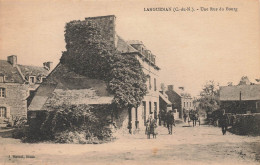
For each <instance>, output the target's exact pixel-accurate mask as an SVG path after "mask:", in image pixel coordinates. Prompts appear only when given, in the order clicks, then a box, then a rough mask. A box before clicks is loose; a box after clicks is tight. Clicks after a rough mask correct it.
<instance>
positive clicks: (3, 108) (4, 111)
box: [0, 107, 7, 117]
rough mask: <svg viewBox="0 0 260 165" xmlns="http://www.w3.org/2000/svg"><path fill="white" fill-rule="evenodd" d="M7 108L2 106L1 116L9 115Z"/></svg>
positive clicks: (0, 108)
mask: <svg viewBox="0 0 260 165" xmlns="http://www.w3.org/2000/svg"><path fill="white" fill-rule="evenodd" d="M6 114H7V113H6V108H5V107H0V117H7V115H6Z"/></svg>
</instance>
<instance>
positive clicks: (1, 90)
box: [0, 55, 52, 121]
mask: <svg viewBox="0 0 260 165" xmlns="http://www.w3.org/2000/svg"><path fill="white" fill-rule="evenodd" d="M0 66H1V67H0V119H1V121H4V120H7V119H11V118H12V117H22V116H23V117H27V106H28V105H29V104H30V101H31V97H30V96H32V95H33V93H34V91H35V90H36V89H37V88H38V86H39V85H40V84H41V83H42V82H43V81H44V80H45V78H46V76H47V75H48V73H49V71H50V70H51V67H52V62H45V63H44V65H43V67H38V66H28V65H20V64H17V56H16V55H12V56H8V57H7V60H0Z"/></svg>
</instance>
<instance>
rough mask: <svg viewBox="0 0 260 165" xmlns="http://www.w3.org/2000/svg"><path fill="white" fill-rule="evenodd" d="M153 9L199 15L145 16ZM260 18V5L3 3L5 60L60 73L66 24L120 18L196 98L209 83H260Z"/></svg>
mask: <svg viewBox="0 0 260 165" xmlns="http://www.w3.org/2000/svg"><path fill="white" fill-rule="evenodd" d="M150 7H172V8H174V7H178V8H179V9H180V8H181V7H193V8H194V9H199V10H196V11H195V12H181V11H180V12H173V11H171V12H163V11H160V12H159V11H153V12H147V11H144V8H150ZM201 7H204V8H210V7H216V8H220V7H222V8H224V11H217V12H216V11H215V12H213V11H201ZM226 7H229V8H237V9H238V11H237V12H234V11H226ZM259 11H260V7H259V1H258V0H248V1H244V0H185V1H177V0H171V1H168V0H149V1H146V0H142V1H140V0H139V1H136V0H131V1H125V0H124V1H121V0H120V1H119V0H118V1H104V0H98V1H83V0H70V1H67V0H59V1H58V0H52V1H50V0H41V1H39V0H19V1H16V0H11V1H10V0H0V59H6V58H7V56H9V55H17V56H18V63H19V64H25V65H39V66H42V63H43V62H46V61H53V63H54V66H55V65H57V64H58V62H59V59H60V57H61V54H62V51H65V41H64V30H65V29H64V27H65V24H66V22H69V21H72V20H84V18H85V17H92V16H103V15H115V16H116V31H117V33H118V34H119V35H120V36H121V37H122V38H123V39H125V40H141V41H143V43H144V44H145V46H146V47H147V48H148V49H150V50H151V51H152V53H153V54H155V55H156V61H157V65H158V66H159V67H160V68H161V70H160V79H161V81H162V82H163V83H165V84H166V85H169V84H172V85H174V87H175V88H176V87H179V86H184V87H185V89H186V90H187V91H188V92H190V93H191V94H192V95H193V96H196V95H198V94H199V92H200V91H201V89H202V86H203V84H205V83H206V82H207V81H208V80H214V81H215V82H218V83H219V84H220V85H221V86H225V85H227V83H228V82H233V84H235V85H236V84H237V83H238V82H239V80H240V78H241V77H242V76H248V77H249V79H250V80H254V79H255V78H260V12H259Z"/></svg>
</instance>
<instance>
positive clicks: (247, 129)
mask: <svg viewBox="0 0 260 165" xmlns="http://www.w3.org/2000/svg"><path fill="white" fill-rule="evenodd" d="M230 131H231V132H232V133H235V134H239V135H260V115H258V114H254V115H252V114H250V115H235V119H234V124H233V126H232V128H231V129H230Z"/></svg>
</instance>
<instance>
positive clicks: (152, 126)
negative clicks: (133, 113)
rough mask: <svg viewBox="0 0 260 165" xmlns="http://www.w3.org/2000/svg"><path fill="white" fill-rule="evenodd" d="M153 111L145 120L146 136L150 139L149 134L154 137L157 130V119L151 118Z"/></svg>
mask: <svg viewBox="0 0 260 165" xmlns="http://www.w3.org/2000/svg"><path fill="white" fill-rule="evenodd" d="M152 114H153V113H152V112H151V113H150V115H149V117H148V119H147V121H146V130H145V133H146V135H147V138H148V139H150V135H151V134H152V135H153V138H156V135H157V134H158V132H157V121H156V119H153V115H152Z"/></svg>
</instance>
